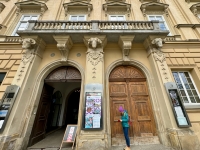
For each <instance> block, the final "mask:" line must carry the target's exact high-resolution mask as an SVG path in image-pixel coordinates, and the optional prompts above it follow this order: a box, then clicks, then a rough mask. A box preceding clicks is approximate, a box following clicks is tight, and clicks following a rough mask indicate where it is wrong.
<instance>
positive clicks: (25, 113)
mask: <svg viewBox="0 0 200 150" xmlns="http://www.w3.org/2000/svg"><path fill="white" fill-rule="evenodd" d="M45 47H46V43H45V42H44V41H43V40H42V39H41V38H39V37H37V36H35V37H32V36H31V37H28V38H23V42H22V49H23V50H24V53H23V55H22V60H21V62H20V65H19V68H18V70H17V73H16V75H15V77H14V79H13V82H12V85H18V86H19V87H20V90H19V93H18V95H17V98H16V100H15V103H14V105H13V108H12V111H11V114H10V116H9V119H8V122H7V124H6V127H5V129H4V132H3V134H4V135H5V136H6V137H9V138H8V139H9V140H6V141H5V142H4V144H3V146H2V147H3V148H2V149H3V150H4V149H5V150H7V149H9V147H13V148H14V149H15V150H22V149H23V146H24V147H26V146H27V145H26V144H27V143H26V142H27V141H28V139H29V137H24V135H23V133H26V131H27V128H28V120H29V118H30V115H31V110H32V109H33V105H31V104H32V102H30V101H29V99H30V95H31V92H32V90H33V88H32V87H33V84H34V81H35V78H36V76H37V70H38V66H39V65H40V63H41V61H42V57H43V52H44V49H45ZM30 132H31V129H30V131H29V132H28V133H29V134H30ZM14 135H15V136H14ZM11 137H13V138H11ZM24 139H25V140H24ZM9 143H10V144H12V145H10V144H9Z"/></svg>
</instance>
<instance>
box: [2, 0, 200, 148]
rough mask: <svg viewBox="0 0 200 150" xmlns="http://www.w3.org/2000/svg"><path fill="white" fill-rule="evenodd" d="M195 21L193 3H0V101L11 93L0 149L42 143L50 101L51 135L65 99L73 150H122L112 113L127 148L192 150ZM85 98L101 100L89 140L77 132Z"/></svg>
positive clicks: (198, 30)
mask: <svg viewBox="0 0 200 150" xmlns="http://www.w3.org/2000/svg"><path fill="white" fill-rule="evenodd" d="M199 16H200V2H199V1H198V0H117V1H114V0H113V1H112V0H98V1H97V0H0V83H1V84H0V98H1V100H2V101H3V99H4V98H5V97H4V96H3V95H5V91H6V88H7V87H8V86H10V85H16V86H18V87H19V92H18V94H17V97H16V99H15V100H14V102H13V106H12V109H11V111H10V114H9V117H8V119H7V121H6V122H3V124H4V123H5V125H4V126H5V127H4V128H2V129H1V133H0V149H2V150H25V149H26V148H27V147H28V146H30V145H32V144H34V143H36V142H37V141H40V140H41V139H42V138H44V136H45V134H46V129H48V127H49V126H48V123H49V122H48V112H51V107H50V105H52V103H50V104H49V102H50V101H51V100H52V96H53V98H54V96H55V99H56V100H57V99H59V102H58V103H57V104H58V105H59V113H58V114H59V115H57V116H56V117H55V118H58V120H57V122H56V126H57V127H61V126H63V125H66V124H67V119H68V118H69V117H70V113H68V111H67V109H69V106H68V105H70V106H73V104H72V105H71V103H73V102H72V100H73V99H70V95H72V93H74V92H79V95H80V96H79V99H78V100H79V102H77V104H78V106H77V108H76V109H74V112H77V125H78V130H77V142H76V149H77V150H85V149H87V147H88V146H90V147H91V148H92V149H96V150H104V149H108V150H109V149H111V146H112V145H120V144H124V143H123V142H124V141H123V133H122V129H121V128H120V127H121V126H120V124H119V123H118V122H117V120H118V119H119V117H120V114H119V112H118V111H117V109H118V107H119V106H123V107H124V108H125V109H127V110H128V111H129V113H130V116H131V120H132V121H133V125H132V126H131V128H130V138H131V144H135V145H137V144H158V143H161V144H163V145H166V146H170V147H173V148H174V149H177V150H179V149H183V150H198V149H200V144H199V142H200V133H199V132H200V98H199V96H200V95H199V91H200V82H199V81H200V70H199V69H200V50H199V47H200V41H199V38H200V18H199ZM167 85H172V87H176V88H175V89H177V91H178V93H179V96H180V99H181V101H179V103H181V104H180V106H183V107H182V110H183V112H182V113H183V114H182V113H181V114H178V113H179V112H180V111H178V110H177V106H175V105H173V103H172V102H173V98H172V97H170V94H169V93H168V92H169V91H167V90H166V87H167ZM55 93H57V94H55ZM58 93H59V94H58ZM87 93H100V94H101V107H100V108H101V113H100V115H101V128H100V129H98V130H96V129H93V130H90V129H87V130H86V129H85V122H86V118H85V117H86V116H85V113H86V109H87V106H86V105H85V103H86V94H87ZM74 103H75V102H74ZM1 105H2V104H1ZM178 106H179V105H178ZM184 110H186V111H185V112H184ZM0 111H1V110H0ZM179 115H180V116H181V117H184V118H185V119H187V120H184V119H183V118H182V119H183V121H187V123H188V126H184V127H183V126H181V125H180V124H179V123H180V122H178V121H179V120H178V119H177V118H178V117H180V116H179ZM182 115H183V116H182ZM42 117H43V121H41V120H40V119H41V118H42ZM53 118H54V117H53ZM179 119H180V118H179ZM0 120H1V117H0ZM69 123H70V122H69ZM183 124H184V123H183ZM51 127H52V126H50V128H51ZM91 143H92V144H91Z"/></svg>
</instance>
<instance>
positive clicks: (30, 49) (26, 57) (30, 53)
mask: <svg viewBox="0 0 200 150" xmlns="http://www.w3.org/2000/svg"><path fill="white" fill-rule="evenodd" d="M35 44H36V41H35V40H34V39H31V38H27V39H24V40H23V42H22V49H23V50H25V53H24V54H23V56H22V60H21V61H22V67H21V70H20V73H19V75H18V76H19V77H18V79H17V81H19V80H20V78H21V76H22V74H23V72H24V70H25V68H26V64H27V63H28V62H31V61H32V60H33V57H34V52H35Z"/></svg>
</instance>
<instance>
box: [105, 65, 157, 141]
mask: <svg viewBox="0 0 200 150" xmlns="http://www.w3.org/2000/svg"><path fill="white" fill-rule="evenodd" d="M109 81H110V83H109V86H110V87H109V88H110V106H111V132H112V133H111V135H112V138H120V137H122V138H123V136H124V135H123V131H122V127H121V123H119V122H117V120H118V119H120V113H119V111H118V108H119V106H123V107H124V108H125V109H126V110H128V113H129V115H130V116H131V120H132V121H133V123H132V125H131V127H130V130H129V136H130V137H133V136H137V137H145V136H154V135H155V134H156V131H155V123H154V117H153V112H152V108H151V103H150V100H149V95H148V87H147V84H146V78H145V76H144V74H143V73H142V72H141V71H140V70H139V69H138V68H135V67H132V66H120V67H117V68H115V69H114V70H113V71H112V72H111V74H110V78H109Z"/></svg>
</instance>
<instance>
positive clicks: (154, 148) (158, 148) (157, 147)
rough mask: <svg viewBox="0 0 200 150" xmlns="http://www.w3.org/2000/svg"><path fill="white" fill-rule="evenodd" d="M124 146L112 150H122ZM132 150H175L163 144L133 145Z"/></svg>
mask: <svg viewBox="0 0 200 150" xmlns="http://www.w3.org/2000/svg"><path fill="white" fill-rule="evenodd" d="M124 147H125V145H124V146H112V149H111V150H122V149H123V148H124ZM131 150H174V149H173V148H170V147H166V146H164V145H162V144H151V145H131Z"/></svg>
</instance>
